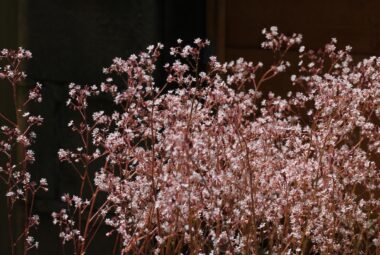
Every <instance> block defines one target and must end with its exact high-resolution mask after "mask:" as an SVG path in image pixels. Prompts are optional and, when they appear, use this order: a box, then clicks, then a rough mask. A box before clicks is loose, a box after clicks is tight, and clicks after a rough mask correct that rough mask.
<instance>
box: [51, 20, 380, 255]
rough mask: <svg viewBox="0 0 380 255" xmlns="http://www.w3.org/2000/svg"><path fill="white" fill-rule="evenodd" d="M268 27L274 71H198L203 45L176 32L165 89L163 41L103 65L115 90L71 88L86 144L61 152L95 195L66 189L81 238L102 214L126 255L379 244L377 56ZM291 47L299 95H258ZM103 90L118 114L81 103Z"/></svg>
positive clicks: (242, 65) (247, 67)
mask: <svg viewBox="0 0 380 255" xmlns="http://www.w3.org/2000/svg"><path fill="white" fill-rule="evenodd" d="M263 34H264V35H265V37H266V41H265V42H264V43H263V44H262V47H263V48H266V49H270V50H272V51H273V52H274V54H275V55H276V56H277V58H276V59H275V62H274V63H273V64H272V65H270V66H268V67H266V66H264V65H263V63H261V62H258V63H252V62H247V61H245V60H244V59H238V60H236V61H232V62H229V63H220V62H218V61H217V59H216V57H210V58H209V61H208V65H207V68H206V69H205V70H201V69H200V65H199V62H200V54H201V51H202V49H203V48H204V47H206V46H207V45H208V44H209V42H208V41H203V40H200V39H196V40H195V41H194V43H193V44H192V45H185V46H182V41H181V40H178V46H177V47H173V48H171V49H170V53H171V55H172V56H173V57H174V58H175V60H174V61H173V62H172V63H168V64H165V65H164V68H165V70H166V71H167V74H168V75H167V79H166V83H165V84H164V85H156V84H155V80H154V74H153V71H154V70H155V69H156V61H157V59H158V57H159V55H160V51H161V49H162V45H161V44H158V45H156V46H150V47H148V49H147V52H143V53H141V54H139V55H138V56H137V55H131V56H130V57H129V58H128V59H127V60H123V59H121V58H116V59H114V61H113V64H112V65H111V66H110V67H109V68H105V69H104V72H105V73H106V74H107V75H109V76H112V75H116V76H120V77H121V78H122V79H121V80H122V81H123V84H115V83H114V80H113V79H112V78H111V77H110V78H107V80H106V82H104V83H102V84H101V85H100V88H98V87H95V86H92V87H91V86H77V85H75V86H71V87H70V89H71V90H70V99H69V103H68V104H69V105H72V106H75V107H73V108H72V109H74V110H76V111H77V112H79V114H80V116H81V118H82V120H81V121H80V123H76V122H75V121H71V122H70V123H69V125H68V126H69V127H70V128H71V129H72V130H73V131H74V132H77V133H78V134H79V136H80V138H81V141H82V144H81V145H80V146H79V147H78V148H77V149H76V150H73V151H70V150H68V149H64V150H63V149H62V150H60V151H59V158H60V160H62V161H66V162H69V163H70V164H72V165H73V168H74V169H75V170H76V171H77V172H78V174H79V176H80V177H81V180H82V183H83V185H82V187H83V186H85V183H86V185H88V186H89V187H90V188H91V190H92V196H91V198H90V199H89V200H88V201H87V203H85V204H83V202H82V201H83V200H84V199H85V196H84V195H83V194H84V193H83V188H82V189H81V192H79V193H78V194H77V195H75V196H73V197H72V196H67V197H65V200H67V201H69V205H68V208H71V209H72V210H73V209H74V210H83V213H82V215H86V218H87V220H85V221H86V223H85V224H83V223H79V222H78V221H77V222H78V223H77V224H76V223H73V222H74V221H71V222H72V224H73V226H72V229H75V231H79V232H77V233H80V234H78V235H77V236H80V237H81V238H83V240H82V239H81V240H80V242H84V243H86V242H90V241H91V240H92V237H91V236H92V233H90V232H89V231H87V230H88V228H91V227H88V226H93V228H92V229H96V227H95V226H97V225H98V224H99V221H103V222H105V223H106V224H107V225H109V226H110V227H111V231H110V232H109V234H112V233H116V234H117V235H118V237H120V238H121V244H122V249H121V254H128V253H129V252H132V253H136V254H140V253H153V252H154V253H156V254H179V253H181V252H182V253H189V252H190V253H199V254H309V253H313V254H317V253H321V254H338V253H341V254H348V253H355V252H356V253H360V252H364V253H371V252H375V251H379V243H380V242H379V241H378V240H379V238H380V234H379V233H380V230H379V224H378V217H379V216H378V213H379V211H380V202H379V190H380V183H379V179H380V172H379V163H380V162H378V161H376V158H377V157H379V154H380V142H379V140H380V127H379V122H380V110H379V109H380V85H379V84H380V82H379V81H380V59H379V58H374V57H373V58H369V59H365V60H362V61H360V62H358V63H357V64H354V63H353V61H352V58H351V55H350V50H351V47H349V46H348V47H346V48H345V49H343V50H339V49H338V48H337V46H336V39H332V41H331V42H330V43H328V44H327V45H326V46H325V47H324V48H323V49H321V50H318V51H314V50H306V49H305V46H300V45H301V39H302V36H301V35H299V34H293V35H291V36H286V35H284V34H280V33H279V32H278V30H277V28H276V27H271V28H270V29H269V30H266V29H264V30H263ZM292 47H298V48H297V50H298V51H299V58H300V61H299V63H298V72H297V73H296V74H293V75H291V76H290V78H291V79H290V80H291V83H292V84H293V85H295V87H294V89H293V91H289V93H288V94H287V96H285V97H281V96H279V95H275V94H274V93H268V94H265V93H263V92H262V90H261V88H262V86H265V81H267V80H269V79H271V78H273V77H275V76H276V75H277V74H278V73H280V72H283V71H285V70H286V69H287V68H288V67H289V66H290V63H289V62H288V61H287V60H286V58H285V57H286V54H285V53H286V52H287V51H288V50H289V49H290V48H292ZM296 66H297V65H296ZM265 68H266V69H265ZM259 69H264V71H263V72H258V70H259ZM171 88H173V89H171ZM100 94H106V95H108V96H109V97H110V98H113V101H114V103H115V105H116V107H115V110H114V112H112V113H106V112H104V111H99V112H95V113H93V114H92V119H91V115H89V114H88V113H86V112H85V111H84V110H83V109H84V108H86V106H87V97H93V96H98V95H100ZM89 116H90V117H89ZM97 160H99V162H100V163H99V164H101V167H97V168H95V169H94V174H95V179H94V180H93V183H92V181H90V180H88V176H89V173H88V172H89V171H90V170H91V169H92V168H91V165H92V162H94V161H97ZM78 166H79V167H78ZM102 193H103V194H105V195H106V200H105V201H104V200H102V199H99V198H97V196H98V195H99V194H102ZM74 198H75V199H74ZM76 201H77V202H76ZM95 204H97V206H96V205H95ZM75 208H76V209H75ZM61 212H62V211H61ZM63 212H64V213H63V214H62V213H61V214H62V215H64V216H65V217H66V219H65V220H67V217H69V216H67V214H66V211H63ZM54 215H55V216H54ZM54 215H53V216H54V218H55V222H62V219H61V218H62V217H58V216H57V215H58V214H57V213H55V214H54ZM74 216H75V217H78V214H75V213H74ZM58 218H59V219H58ZM79 221H83V219H79ZM74 226H75V227H74ZM70 233H71V232H70ZM70 233H67V232H63V234H62V237H63V240H64V241H67V240H69V239H67V236H68V235H69V236H75V233H72V234H71V235H70ZM116 240H120V239H119V238H117V239H116ZM80 242H77V243H76V244H77V247H79V250H78V251H79V252H84V250H83V249H85V248H83V247H87V246H86V245H87V244H86V245H81V244H80Z"/></svg>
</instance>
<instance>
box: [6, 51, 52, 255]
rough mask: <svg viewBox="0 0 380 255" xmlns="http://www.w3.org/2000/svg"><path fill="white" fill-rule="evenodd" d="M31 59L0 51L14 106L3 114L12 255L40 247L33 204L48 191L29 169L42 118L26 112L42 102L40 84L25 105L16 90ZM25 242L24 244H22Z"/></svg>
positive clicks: (20, 53) (27, 54)
mask: <svg viewBox="0 0 380 255" xmlns="http://www.w3.org/2000/svg"><path fill="white" fill-rule="evenodd" d="M31 56H32V55H31V53H30V52H29V51H27V50H24V49H22V48H19V49H18V50H7V49H3V50H2V51H0V63H1V64H2V65H1V67H0V79H5V80H7V81H8V82H9V83H10V85H11V88H12V94H13V103H14V115H13V116H6V115H4V114H3V113H1V112H0V122H1V125H0V160H1V163H0V181H2V182H3V184H4V185H5V187H6V194H5V196H6V199H7V212H8V226H7V228H8V230H9V239H10V247H11V254H15V248H16V246H20V247H23V249H24V252H25V253H27V252H28V251H29V250H31V249H33V248H38V242H36V241H35V239H34V238H33V236H31V235H30V234H31V233H30V232H31V230H33V229H35V228H37V226H38V224H39V217H38V215H33V204H34V199H35V196H36V193H37V192H39V191H40V190H41V191H47V190H48V184H47V180H46V179H44V178H42V179H41V180H40V181H39V183H37V182H35V181H33V180H32V179H31V175H30V172H29V170H28V168H29V166H30V164H32V163H33V162H34V161H35V156H34V152H33V150H32V149H31V145H32V144H33V142H34V141H35V139H36V134H35V132H34V131H33V129H34V127H36V126H40V125H41V124H42V122H43V118H42V117H41V116H40V115H31V114H30V113H29V112H28V111H27V109H28V104H29V103H30V102H32V101H35V102H41V101H42V97H41V90H42V86H41V84H39V83H37V85H36V86H35V87H34V88H32V89H31V90H30V93H29V97H28V98H27V99H26V100H25V101H24V102H23V103H21V102H19V100H17V87H18V85H19V84H20V82H23V81H24V79H25V78H26V74H25V73H24V72H23V71H22V70H21V65H22V61H24V60H27V59H29V58H31ZM17 201H19V203H21V204H23V206H24V208H25V210H24V212H25V215H23V217H24V228H23V229H21V230H20V229H18V230H17V229H16V231H14V230H13V228H14V225H13V221H14V219H13V214H14V208H15V203H16V202H17ZM17 231H19V233H18V232H17ZM22 241H23V245H21V244H20V243H21V242H22Z"/></svg>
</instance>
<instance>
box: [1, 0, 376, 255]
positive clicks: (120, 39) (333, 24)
mask: <svg viewBox="0 0 380 255" xmlns="http://www.w3.org/2000/svg"><path fill="white" fill-rule="evenodd" d="M272 25H277V26H279V28H280V31H283V32H286V33H293V32H299V33H302V34H303V35H304V38H305V44H306V45H307V46H308V47H311V48H318V47H322V46H323V45H324V43H326V42H328V41H329V40H330V38H331V37H337V38H338V41H339V43H338V44H339V45H340V46H344V45H346V44H350V45H352V46H353V47H354V51H353V55H354V57H355V58H356V59H360V58H362V57H364V56H369V55H378V54H379V53H380V2H379V1H376V0H334V1H331V0H320V1H305V0H289V1H280V0H278V1H276V0H267V1H260V0H207V1H202V0H144V1H138V0H135V1H133V0H112V1H105V0H79V1H78V0H33V1H31V0H30V1H28V0H0V49H2V48H15V47H18V46H22V47H24V48H27V49H29V50H31V51H32V53H33V59H32V60H31V61H30V62H29V63H28V64H27V65H26V70H27V73H28V75H29V77H28V80H27V82H26V84H25V86H24V87H25V89H26V88H27V87H28V86H29V85H31V84H33V83H35V82H36V81H39V82H41V83H42V84H43V85H44V90H43V96H44V98H43V103H42V105H41V106H40V107H39V109H38V110H39V111H41V112H42V114H43V117H44V118H45V123H44V126H43V128H41V129H40V131H39V138H38V143H37V144H36V147H35V151H36V155H37V162H36V163H35V165H34V167H33V169H32V172H33V175H34V176H35V178H36V179H39V178H41V177H46V178H47V179H48V182H49V188H50V189H49V192H48V193H45V194H43V196H40V197H38V199H37V205H36V213H38V214H40V216H41V219H42V224H41V226H40V229H39V232H38V235H37V239H38V241H39V242H40V249H39V251H38V253H37V254H47V255H52V254H61V246H60V244H59V240H58V237H57V234H56V231H55V228H54V227H52V225H51V223H50V222H51V216H50V215H51V212H52V211H53V210H58V209H59V208H60V206H61V204H60V199H59V198H60V196H61V195H62V194H63V193H66V192H69V193H76V190H77V189H78V186H77V183H76V181H75V180H76V178H75V175H74V174H73V172H72V171H70V170H69V169H66V167H65V166H64V165H61V164H59V162H58V161H57V157H56V155H57V151H58V149H59V148H62V147H63V148H66V147H69V146H70V145H71V144H73V143H75V139H74V138H73V137H71V134H70V133H69V132H68V130H67V129H66V126H67V122H68V120H70V118H71V117H70V113H69V112H68V111H67V109H66V107H65V101H66V92H67V85H68V84H69V83H70V82H76V83H78V84H99V83H100V82H101V81H102V80H104V78H105V77H104V76H103V75H102V72H101V71H102V68H103V67H106V66H108V65H109V64H110V63H111V61H112V59H113V58H114V57H116V56H118V57H127V56H128V55H129V54H131V53H135V52H139V51H141V50H144V49H145V48H146V46H148V45H150V44H154V43H156V42H162V43H164V44H165V45H166V46H167V47H166V50H168V48H169V46H170V45H173V44H175V41H176V39H177V38H182V39H183V40H184V41H185V42H191V41H192V40H193V39H194V38H197V37H201V38H209V39H211V42H212V45H213V46H212V47H211V49H210V50H209V52H210V53H212V54H216V55H217V56H218V57H219V59H221V60H232V59H236V58H238V57H245V58H247V59H250V60H253V61H264V63H270V61H271V54H270V53H268V52H266V51H263V50H262V49H261V48H260V43H261V41H262V39H263V38H262V36H261V32H260V31H261V29H262V28H263V27H269V26H272ZM289 56H290V59H295V58H296V53H295V52H290V54H289ZM168 60H169V56H168V54H166V55H164V56H163V60H162V63H164V62H166V61H168ZM288 77H289V75H286V76H280V77H279V78H278V79H277V80H275V81H274V82H272V83H269V84H268V85H267V86H268V88H267V89H271V90H274V91H277V92H282V91H285V90H287V89H288V88H289V87H288V85H287V84H289V83H288V80H289V78H288ZM161 78H162V75H161V76H160V74H158V80H160V79H161ZM8 93H9V91H8V90H7V87H6V86H4V84H0V110H1V112H5V113H6V114H8V115H11V112H12V108H11V107H10V105H11V101H10V96H9V94H8ZM94 103H95V104H97V105H98V106H99V107H107V106H108V105H109V102H107V100H103V101H98V102H94ZM3 194H4V192H3V190H2V189H1V188H0V198H1V199H0V226H1V227H0V255H3V254H4V255H5V254H8V253H9V252H8V247H7V245H8V240H7V236H6V233H7V232H6V225H7V224H6V216H5V204H4V199H3V198H4V196H3ZM111 241H112V240H110V239H108V238H106V237H104V235H103V234H100V235H98V237H97V240H95V242H94V243H95V244H94V245H93V246H92V247H91V249H90V251H89V252H88V254H91V255H92V254H95V255H96V254H102V255H107V254H109V253H107V250H109V249H107V247H108V246H110V245H111V243H112V242H111Z"/></svg>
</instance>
